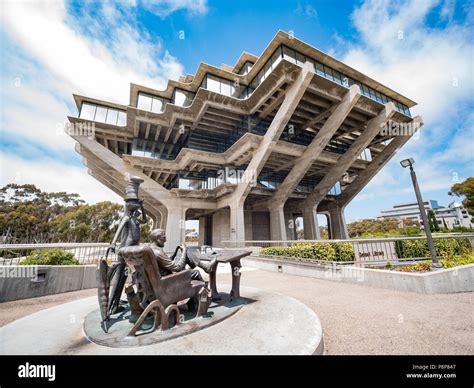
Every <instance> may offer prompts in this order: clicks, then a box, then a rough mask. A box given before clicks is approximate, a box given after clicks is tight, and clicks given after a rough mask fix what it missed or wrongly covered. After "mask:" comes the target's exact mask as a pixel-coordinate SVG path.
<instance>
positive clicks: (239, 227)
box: [229, 203, 245, 247]
mask: <svg viewBox="0 0 474 388" xmlns="http://www.w3.org/2000/svg"><path fill="white" fill-rule="evenodd" d="M229 207H230V241H232V242H241V241H244V240H245V220H244V205H243V204H239V203H237V204H231V205H230V206H229ZM236 246H237V247H238V246H239V245H238V244H236Z"/></svg>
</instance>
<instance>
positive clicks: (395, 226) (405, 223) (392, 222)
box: [347, 218, 420, 237]
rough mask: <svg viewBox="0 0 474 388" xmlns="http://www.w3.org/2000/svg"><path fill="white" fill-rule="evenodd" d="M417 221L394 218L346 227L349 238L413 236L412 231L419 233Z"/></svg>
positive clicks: (368, 221)
mask: <svg viewBox="0 0 474 388" xmlns="http://www.w3.org/2000/svg"><path fill="white" fill-rule="evenodd" d="M419 227H420V224H419V223H418V221H414V220H409V219H403V220H399V219H396V218H387V219H379V220H374V219H368V220H360V221H356V222H352V223H350V224H348V225H347V230H348V232H349V236H350V237H361V236H364V235H365V236H377V237H379V236H380V237H383V236H384V235H386V234H406V233H407V232H409V234H413V232H414V229H418V231H419Z"/></svg>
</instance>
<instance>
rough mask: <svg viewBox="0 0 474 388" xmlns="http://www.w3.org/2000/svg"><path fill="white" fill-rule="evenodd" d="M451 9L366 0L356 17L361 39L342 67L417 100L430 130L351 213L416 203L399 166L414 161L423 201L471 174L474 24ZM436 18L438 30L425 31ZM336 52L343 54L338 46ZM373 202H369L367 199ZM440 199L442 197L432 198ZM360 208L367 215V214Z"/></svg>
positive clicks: (433, 1)
mask: <svg viewBox="0 0 474 388" xmlns="http://www.w3.org/2000/svg"><path fill="white" fill-rule="evenodd" d="M454 6H455V4H454V2H452V1H449V0H447V1H444V2H443V3H440V2H439V1H437V0H426V1H417V0H407V1H402V2H390V1H388V0H366V1H364V2H363V3H362V4H361V5H360V6H359V7H358V8H357V9H356V10H355V11H354V13H353V15H352V21H353V24H354V26H355V28H356V30H357V32H358V33H359V37H360V40H359V41H358V42H357V43H356V44H353V45H349V44H347V43H346V45H345V47H349V48H348V49H347V51H346V52H345V53H344V54H343V55H342V60H343V61H344V62H346V63H349V64H350V65H351V66H353V67H354V68H356V69H358V70H360V71H362V72H363V73H366V74H367V75H369V76H371V77H373V78H374V79H376V80H378V81H380V82H381V83H384V84H386V85H387V86H389V87H391V88H393V89H394V90H396V91H398V92H400V93H402V94H404V95H405V96H407V97H409V98H411V99H413V100H415V101H416V102H417V103H418V104H419V106H418V107H416V108H414V109H412V113H414V114H420V115H421V116H422V117H423V121H424V123H425V125H424V127H423V128H422V129H421V134H420V137H419V138H418V139H413V140H411V141H410V142H409V143H407V144H406V145H405V146H404V147H403V148H402V149H401V150H400V152H399V153H398V154H397V155H396V156H395V157H394V159H393V160H392V161H391V162H389V163H388V164H387V166H386V167H385V168H384V169H383V170H382V171H381V172H379V174H378V175H377V176H376V177H375V178H374V180H373V181H372V182H370V184H369V185H368V186H367V187H366V188H365V189H364V190H363V191H362V192H361V194H360V195H359V196H358V197H356V200H354V205H353V206H350V211H351V213H355V212H357V211H358V210H357V209H356V208H355V207H356V206H357V207H358V209H359V211H360V212H361V213H363V212H366V213H369V212H374V210H376V209H373V207H374V205H375V206H381V207H390V206H391V205H393V204H394V203H397V202H402V201H403V200H402V201H401V200H400V198H410V197H412V196H413V189H412V187H411V182H410V179H409V175H408V174H403V173H402V171H401V167H400V166H399V164H398V161H399V160H402V159H404V158H406V157H414V158H415V161H416V168H415V169H416V172H417V175H418V179H419V181H420V186H421V190H422V192H423V194H424V196H425V198H427V197H432V196H439V197H441V198H439V199H441V200H443V199H442V198H443V195H444V196H446V193H447V191H449V189H450V187H451V186H452V184H453V183H455V180H456V179H458V180H463V179H465V178H467V177H468V176H470V175H471V176H472V175H474V127H473V125H472V119H473V118H474V117H473V115H472V113H469V112H470V110H471V109H472V104H473V102H474V101H473V96H474V82H473V81H474V80H473V71H472V70H473V65H472V53H473V52H474V44H473V41H472V21H473V17H474V12H473V11H472V9H471V8H464V9H463V12H464V13H465V18H466V21H465V22H464V23H463V24H460V23H459V22H458V23H456V22H454V21H453V15H454V13H453V12H454ZM434 11H436V12H437V15H438V18H439V20H438V21H437V23H436V27H433V26H429V25H428V24H427V17H428V14H430V13H431V16H430V17H431V18H433V17H436V14H434V16H433V12H434ZM338 46H340V47H342V45H341V44H338ZM369 199H370V200H371V201H368V200H369ZM434 199H437V198H434ZM363 206H366V207H367V208H366V209H364V208H363ZM353 207H354V209H352V208H353Z"/></svg>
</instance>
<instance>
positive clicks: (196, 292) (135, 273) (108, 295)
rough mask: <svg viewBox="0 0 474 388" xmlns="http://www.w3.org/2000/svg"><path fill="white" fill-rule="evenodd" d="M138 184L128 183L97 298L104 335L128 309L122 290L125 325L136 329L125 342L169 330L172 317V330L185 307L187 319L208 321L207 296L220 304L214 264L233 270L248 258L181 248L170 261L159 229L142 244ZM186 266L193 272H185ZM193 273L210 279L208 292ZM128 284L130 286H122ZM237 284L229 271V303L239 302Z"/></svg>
mask: <svg viewBox="0 0 474 388" xmlns="http://www.w3.org/2000/svg"><path fill="white" fill-rule="evenodd" d="M142 182H143V180H142V179H141V178H138V177H132V178H131V179H130V181H129V183H128V185H127V189H126V196H125V212H124V216H123V217H122V219H121V221H120V225H119V227H118V229H117V232H116V234H115V236H114V238H113V240H112V243H111V245H110V247H109V248H108V250H107V254H106V257H105V259H102V260H101V261H100V263H99V268H98V278H99V287H98V298H99V306H100V314H101V326H102V328H103V330H104V331H105V332H106V333H108V327H107V325H108V322H109V320H110V317H111V316H112V315H114V316H115V317H116V315H115V314H116V313H118V312H120V311H123V310H125V309H128V308H127V307H126V306H125V305H122V306H121V304H120V302H121V300H120V298H121V295H122V292H123V289H124V287H125V293H126V295H127V301H128V304H129V309H130V312H131V315H130V318H129V321H130V322H132V323H134V325H133V327H132V329H131V330H130V331H129V334H128V335H129V336H135V335H138V334H145V333H150V332H152V331H154V330H155V329H156V328H157V327H161V329H162V330H166V329H168V328H169V327H170V318H171V317H174V323H175V325H179V324H180V323H181V319H180V308H181V306H186V307H187V314H188V315H189V314H191V317H200V316H207V310H208V308H209V305H210V303H211V294H212V300H213V301H215V300H217V299H219V298H218V293H217V289H216V286H215V279H216V268H217V263H218V262H223V263H230V264H231V266H232V269H233V270H234V269H238V268H239V267H240V261H239V260H240V257H243V256H246V255H248V254H250V252H249V251H245V252H244V251H235V252H234V251H229V252H224V251H222V252H221V253H220V255H202V254H200V248H199V247H192V249H191V248H190V249H189V250H188V248H187V247H186V245H185V244H183V245H180V246H178V247H177V248H176V250H175V251H174V253H173V255H171V257H170V256H168V255H167V254H166V253H165V251H164V250H163V247H164V244H165V242H166V233H165V231H164V230H162V229H154V230H153V231H152V232H151V236H152V238H153V242H152V243H151V244H140V225H141V224H144V223H146V221H147V220H146V212H145V209H144V206H143V201H141V200H140V199H139V197H138V189H139V186H140V184H141V183H142ZM140 217H141V218H140ZM119 238H120V247H119V249H118V252H117V259H118V260H117V262H116V263H115V264H113V265H112V266H110V267H109V266H108V264H107V255H108V253H109V252H115V249H116V244H117V241H118V240H119ZM186 266H189V267H190V268H191V269H186ZM196 267H199V268H202V269H203V270H204V272H206V273H207V274H209V276H210V280H211V284H212V287H210V286H209V282H207V281H204V280H203V278H202V276H201V273H200V272H199V270H198V269H197V268H196ZM234 267H235V268H234ZM127 270H128V271H127ZM234 272H235V273H234ZM129 275H130V276H129ZM234 275H235V276H234ZM127 278H128V279H129V283H128V284H125V283H126V281H127ZM239 281H240V274H239V273H238V271H233V280H232V291H231V295H230V300H233V299H235V298H239V297H240V295H239V288H238V283H239ZM122 307H123V309H122ZM150 315H152V317H153V324H152V326H151V328H150V329H149V330H143V329H142V324H143V322H144V321H145V319H147V317H149V316H150ZM135 318H136V321H134V320H135ZM114 319H116V318H114ZM140 330H141V331H140Z"/></svg>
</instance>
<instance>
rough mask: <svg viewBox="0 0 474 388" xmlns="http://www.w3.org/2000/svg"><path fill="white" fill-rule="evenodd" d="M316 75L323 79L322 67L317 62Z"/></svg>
mask: <svg viewBox="0 0 474 388" xmlns="http://www.w3.org/2000/svg"><path fill="white" fill-rule="evenodd" d="M315 66H316V74H318V75H320V76H323V77H325V76H326V75H325V74H324V66H323V65H321V64H320V63H319V62H316V64H315Z"/></svg>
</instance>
